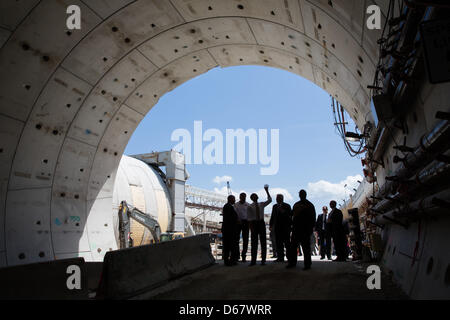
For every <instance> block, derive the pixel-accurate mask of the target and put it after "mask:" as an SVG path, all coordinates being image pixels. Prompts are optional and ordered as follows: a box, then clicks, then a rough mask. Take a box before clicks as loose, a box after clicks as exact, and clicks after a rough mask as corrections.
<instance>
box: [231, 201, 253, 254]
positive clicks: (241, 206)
mask: <svg viewBox="0 0 450 320" xmlns="http://www.w3.org/2000/svg"><path fill="white" fill-rule="evenodd" d="M246 198H247V194H245V192H242V193H241V194H240V195H239V201H238V202H236V203H235V204H234V210H236V212H237V214H238V218H239V224H238V241H239V238H240V236H241V232H242V254H241V256H242V262H245V261H246V256H247V250H248V237H249V233H250V232H249V231H250V229H249V225H248V217H247V212H248V206H249V204H248V203H247V202H246V201H245V199H246Z"/></svg>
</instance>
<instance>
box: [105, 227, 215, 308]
mask: <svg viewBox="0 0 450 320" xmlns="http://www.w3.org/2000/svg"><path fill="white" fill-rule="evenodd" d="M209 242H210V240H209V235H208V234H202V235H198V236H193V237H187V238H183V239H178V240H173V241H167V242H162V243H158V244H152V245H145V246H141V247H135V248H128V249H123V250H118V251H110V252H108V253H106V255H105V259H104V261H103V272H102V279H101V281H100V287H99V290H98V292H97V297H98V298H100V299H127V298H131V297H133V296H136V295H138V294H141V293H144V292H146V291H148V290H151V289H153V288H156V287H158V286H160V285H162V284H164V283H166V282H167V281H169V280H172V279H175V278H178V277H181V276H183V275H186V274H189V273H192V272H194V271H197V270H200V269H203V268H206V267H208V266H210V265H212V264H214V262H215V260H214V257H213V256H212V254H211V247H210V244H209Z"/></svg>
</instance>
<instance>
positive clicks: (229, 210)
mask: <svg viewBox="0 0 450 320" xmlns="http://www.w3.org/2000/svg"><path fill="white" fill-rule="evenodd" d="M227 200H228V202H227V203H226V204H225V205H224V206H223V210H222V216H223V221H222V241H223V247H222V252H223V253H222V257H223V261H224V263H225V265H226V266H232V265H236V264H237V261H238V259H239V242H238V237H237V232H238V215H237V213H236V211H235V210H234V207H233V205H234V204H235V202H236V199H235V197H234V196H233V195H229V196H228V199H227Z"/></svg>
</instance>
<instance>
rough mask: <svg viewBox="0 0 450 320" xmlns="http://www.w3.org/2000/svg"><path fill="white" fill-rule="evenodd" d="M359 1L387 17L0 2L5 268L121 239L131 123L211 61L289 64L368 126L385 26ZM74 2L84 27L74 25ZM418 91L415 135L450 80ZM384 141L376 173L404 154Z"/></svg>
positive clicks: (214, 6)
mask: <svg viewBox="0 0 450 320" xmlns="http://www.w3.org/2000/svg"><path fill="white" fill-rule="evenodd" d="M365 2H371V3H373V4H378V5H380V8H381V10H382V13H383V16H382V24H384V22H385V18H384V17H385V15H386V13H387V5H388V2H389V1H387V0H376V1H375V0H370V1H357V0H352V1H347V0H345V1H344V0H333V1H325V0H318V1H308V0H265V1H256V0H244V1H240V2H239V3H238V2H236V1H215V2H211V1H207V0H190V1H182V0H171V1H158V0H153V1H152V0H145V1H144V0H142V1H130V0H117V1H114V2H108V3H106V1H97V2H94V3H90V4H89V7H88V6H86V5H85V3H83V2H81V1H76V0H74V1H72V0H70V1H69V0H61V1H56V0H48V1H38V0H33V1H27V2H25V3H22V2H17V1H12V0H4V1H2V2H1V4H0V9H1V10H0V41H1V42H0V46H1V51H0V84H1V85H0V128H1V129H0V165H1V166H0V183H1V188H0V230H2V231H1V232H2V234H1V236H0V266H13V265H19V264H27V263H33V262H40V261H47V260H53V259H64V258H71V257H84V258H85V259H86V260H87V261H101V260H103V257H104V256H105V253H106V252H108V251H112V250H115V249H117V242H116V239H115V235H114V227H113V215H112V210H111V209H112V193H113V188H114V181H115V176H116V171H117V168H118V164H119V161H120V159H121V155H122V153H123V150H124V149H125V146H126V145H127V142H128V140H129V138H130V136H131V134H132V133H133V131H134V130H135V128H136V127H137V125H138V124H139V122H140V121H141V120H142V118H143V117H144V116H145V115H146V114H147V112H148V111H149V110H150V109H151V108H152V106H154V105H155V104H156V103H157V101H158V99H159V98H160V97H161V96H162V95H164V93H166V92H168V91H170V90H173V89H174V88H176V87H177V86H178V85H180V84H182V83H183V82H185V81H188V80H189V79H191V78H193V77H195V76H197V75H199V74H202V73H204V72H207V71H208V70H210V69H211V68H214V67H227V66H239V65H263V66H270V67H276V68H281V69H284V70H287V71H290V72H293V73H296V74H298V75H300V76H302V77H305V78H307V79H309V80H310V81H312V82H314V83H315V84H317V85H318V86H320V87H322V88H323V89H324V90H326V91H327V92H329V93H330V94H331V95H332V96H333V97H335V98H336V99H337V100H338V101H339V102H340V103H341V104H342V105H343V106H344V107H345V108H346V110H347V111H348V113H349V114H350V115H351V117H352V118H353V120H354V121H355V123H356V124H357V125H358V127H359V128H360V129H362V128H363V126H364V124H365V123H366V122H367V121H369V122H373V117H372V114H371V111H370V103H369V101H370V99H369V94H370V92H369V90H368V89H367V85H369V84H372V82H373V75H374V72H375V64H376V62H377V61H378V45H377V40H378V39H379V38H380V33H381V30H368V29H367V28H366V27H365V21H366V18H367V13H366V7H365V6H364V3H365ZM73 4H76V5H78V6H79V7H80V8H81V12H82V28H81V30H67V29H66V19H67V14H66V9H67V7H68V6H69V5H73ZM417 92H418V96H419V98H418V99H416V101H415V102H414V105H413V106H411V112H410V113H409V115H408V116H407V119H406V120H407V122H408V126H409V129H410V130H409V133H408V135H407V140H408V141H411V144H414V142H415V141H418V140H419V137H420V136H421V135H422V134H424V133H426V132H428V131H429V130H431V129H432V128H433V127H434V125H435V124H436V119H434V114H435V112H436V111H438V110H441V111H442V108H447V110H448V100H449V99H448V98H449V92H450V90H449V86H448V84H442V85H431V84H429V83H428V82H427V81H426V80H425V79H424V80H423V81H422V83H420V84H419V85H418V87H417ZM444 111H445V110H444ZM394 138H395V139H397V140H400V139H402V138H403V135H402V134H399V133H397V134H396V136H395V137H394ZM386 150H387V151H386V153H385V155H383V158H385V159H384V160H385V168H381V167H379V168H378V170H377V177H378V183H379V184H380V185H382V184H383V183H384V179H385V177H386V176H388V175H390V173H392V172H393V171H394V170H395V168H396V166H397V165H398V164H395V163H393V162H392V156H393V155H394V152H395V151H393V150H392V145H388V146H387V148H386ZM427 223H428V224H429V228H430V230H433V228H437V225H439V222H427ZM393 232H394V231H393ZM436 232H438V233H439V232H441V233H439V236H438V235H437V236H436V237H437V238H436V239H439V240H433V241H439V243H445V242H446V241H447V242H448V235H447V233H442V231H436ZM408 234H409V233H408ZM411 234H412V233H411ZM390 239H394V238H393V237H392V236H391V237H390ZM402 239H403V238H399V239H397V240H395V241H403V240H402ZM404 239H407V237H406V238H404ZM392 241H394V240H392ZM405 241H406V242H407V243H408V244H405V245H408V246H411V247H413V246H414V244H410V243H409V242H410V240H405ZM421 241H422V242H421V243H422V244H421V245H425V243H426V241H432V240H424V239H422V240H421ZM433 243H434V242H430V243H429V246H431V247H434V246H435V245H436V244H433ZM411 250H412V249H411ZM447 251H448V250H447ZM444 255H445V253H444ZM441 258H442V261H441V263H442V265H444V267H443V268H444V269H445V265H446V264H448V263H449V257H448V256H445V257H444V256H442V255H441V256H440V257H439V259H441ZM420 263H422V261H421V262H420ZM402 268H403V267H402ZM402 268H400V269H399V270H398V271H397V273H399V274H401V273H404V272H405V270H404V269H402ZM441 271H442V270H441ZM437 277H438V278H439V281H441V279H442V277H443V275H442V273H439V276H437ZM440 285H441V286H444V285H445V284H443V281H442V284H440Z"/></svg>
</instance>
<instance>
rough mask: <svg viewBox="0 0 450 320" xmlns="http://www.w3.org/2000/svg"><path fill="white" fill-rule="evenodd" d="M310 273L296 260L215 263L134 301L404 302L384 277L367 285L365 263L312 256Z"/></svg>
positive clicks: (300, 261)
mask: <svg viewBox="0 0 450 320" xmlns="http://www.w3.org/2000/svg"><path fill="white" fill-rule="evenodd" d="M312 258H313V265H312V268H311V270H307V271H304V270H303V260H302V258H301V257H300V259H299V263H298V264H297V267H296V268H293V269H286V268H285V267H286V265H287V263H276V262H274V261H271V260H269V261H267V263H266V265H265V266H261V265H260V264H259V262H258V264H257V265H255V266H253V267H249V266H248V262H247V263H239V264H238V265H237V266H233V267H225V266H224V265H223V261H218V263H216V264H215V265H213V266H212V267H209V268H207V269H204V270H201V271H198V272H196V273H193V274H191V275H188V276H185V277H183V278H180V279H178V280H175V281H172V282H170V283H168V284H166V285H165V286H163V287H160V288H158V289H156V290H153V291H151V292H147V293H146V294H143V295H141V296H139V297H136V298H137V299H150V300H228V299H229V300H316V299H335V300H339V299H365V300H404V299H408V298H407V296H406V295H405V294H404V293H403V292H402V291H401V290H400V289H399V288H398V287H397V286H396V285H395V284H394V283H393V282H392V281H391V280H390V279H389V278H388V277H387V276H386V275H384V274H383V275H382V277H381V289H380V290H369V289H368V288H367V286H366V281H367V278H368V277H369V274H366V273H365V271H366V268H367V266H368V265H369V264H363V263H357V262H350V261H348V262H332V261H327V260H322V261H321V260H320V257H316V256H314V257H312Z"/></svg>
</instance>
